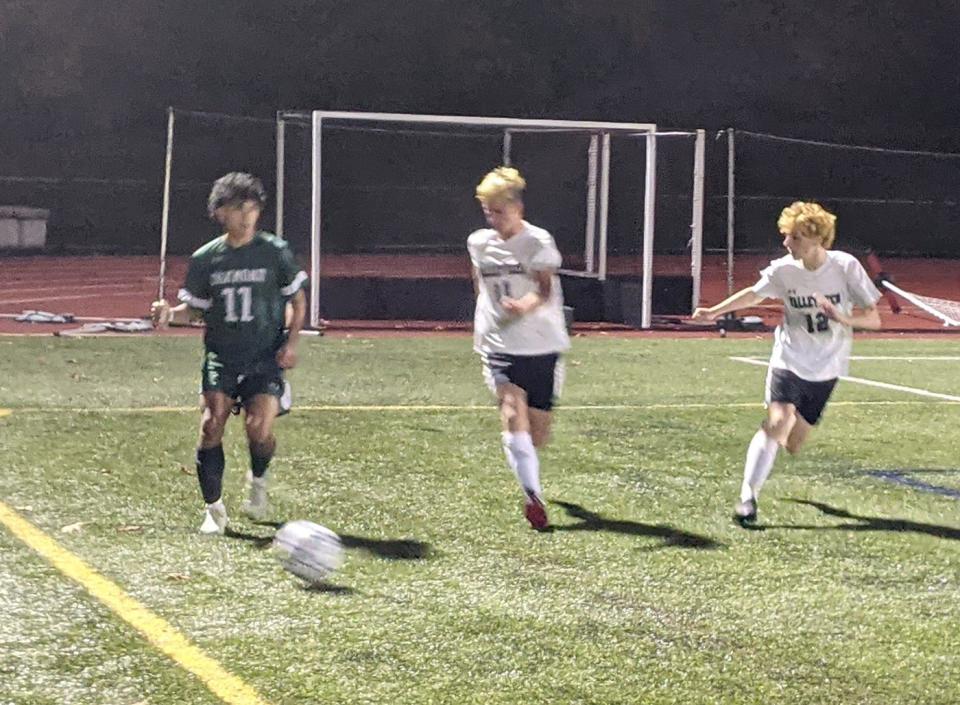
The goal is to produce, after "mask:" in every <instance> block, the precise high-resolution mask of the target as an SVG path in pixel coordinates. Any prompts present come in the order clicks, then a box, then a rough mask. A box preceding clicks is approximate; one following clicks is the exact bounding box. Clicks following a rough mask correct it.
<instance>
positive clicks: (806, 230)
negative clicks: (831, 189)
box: [777, 201, 837, 249]
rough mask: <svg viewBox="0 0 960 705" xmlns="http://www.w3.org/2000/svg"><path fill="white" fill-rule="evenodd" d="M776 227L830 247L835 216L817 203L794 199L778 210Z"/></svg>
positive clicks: (835, 220)
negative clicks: (778, 215)
mask: <svg viewBox="0 0 960 705" xmlns="http://www.w3.org/2000/svg"><path fill="white" fill-rule="evenodd" d="M777 227H778V228H780V232H782V233H784V234H788V233H795V234H798V235H803V236H804V237H809V238H811V239H814V240H819V241H820V244H821V245H823V247H825V248H826V249H830V246H831V245H832V244H833V238H834V237H835V236H836V229H837V216H835V215H834V214H833V213H831V212H830V211H828V210H826V209H825V208H824V207H823V206H821V205H820V204H819V203H813V202H807V201H794V202H793V203H791V204H790V205H789V206H787V207H786V208H784V209H783V210H782V211H781V212H780V217H779V218H778V219H777Z"/></svg>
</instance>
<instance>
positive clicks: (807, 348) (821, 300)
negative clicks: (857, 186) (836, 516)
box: [693, 201, 880, 523]
mask: <svg viewBox="0 0 960 705" xmlns="http://www.w3.org/2000/svg"><path fill="white" fill-rule="evenodd" d="M836 220H837V218H836V216H835V215H833V214H832V213H830V212H828V211H826V210H825V209H824V208H823V207H822V206H820V205H819V204H817V203H807V202H803V201H797V202H795V203H792V204H791V205H790V206H788V207H786V208H784V209H783V211H782V212H781V213H780V218H779V219H778V220H777V226H778V227H779V229H780V234H781V235H783V246H784V247H785V248H786V250H787V253H788V254H787V255H786V256H785V257H781V258H780V259H776V260H773V261H772V262H771V263H770V266H768V267H767V268H766V269H764V270H763V271H762V272H761V273H760V280H759V281H758V282H757V283H756V284H754V285H753V286H751V287H747V288H746V289H743V290H742V291H739V292H737V293H736V294H734V295H733V296H731V297H730V298H728V299H726V300H725V301H722V302H720V303H719V304H717V305H716V306H711V307H710V308H698V309H697V310H696V311H694V312H693V318H694V320H700V321H712V320H714V319H716V318H717V317H719V316H722V315H723V314H725V313H728V312H731V311H736V310H738V309H741V308H748V307H750V306H754V305H756V304H758V303H760V302H761V301H763V300H764V299H766V298H774V299H780V300H781V301H783V307H784V315H783V321H782V322H781V323H780V325H779V326H777V329H776V332H775V333H774V343H773V354H772V355H771V356H770V366H769V369H768V371H767V382H766V394H765V401H766V405H767V418H766V421H764V423H763V425H762V426H761V427H760V430H758V431H757V432H756V434H754V436H753V439H752V440H751V441H750V445H749V447H748V448H747V458H746V463H745V464H744V468H743V484H742V486H741V488H740V501H739V502H737V504H736V507H735V509H734V518H735V519H737V520H738V521H740V522H741V523H742V522H749V521H754V520H755V519H756V517H757V498H758V496H759V494H760V488H761V487H762V486H763V483H764V482H765V481H766V479H767V477H768V476H769V474H770V470H771V468H773V462H774V460H775V459H776V457H777V451H778V450H779V448H780V446H783V447H785V448H786V449H787V450H788V451H789V452H790V453H797V452H798V451H799V450H800V448H801V446H802V445H803V443H804V442H805V441H806V440H807V437H808V436H809V434H810V431H811V429H812V428H813V426H814V425H815V424H816V423H817V421H819V419H820V415H821V414H822V413H823V409H824V407H825V406H826V404H827V400H828V399H829V398H830V394H831V392H833V388H834V386H835V385H836V383H837V378H838V377H840V376H842V375H845V374H846V373H847V368H848V365H849V361H850V349H851V346H852V342H853V329H854V328H858V329H863V330H878V329H879V328H880V314H879V313H878V312H877V307H876V303H877V300H878V299H879V298H880V292H879V291H877V288H876V287H875V286H874V285H873V282H872V281H871V280H870V277H869V276H868V275H867V273H866V271H865V270H864V268H863V266H862V265H861V264H860V262H859V261H858V260H857V258H856V257H854V256H852V255H849V254H847V253H845V252H838V251H836V250H830V249H829V248H830V246H831V245H832V244H833V239H834V235H835V233H836Z"/></svg>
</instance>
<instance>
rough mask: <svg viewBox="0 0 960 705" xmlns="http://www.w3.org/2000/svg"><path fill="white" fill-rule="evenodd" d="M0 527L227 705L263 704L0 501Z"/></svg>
mask: <svg viewBox="0 0 960 705" xmlns="http://www.w3.org/2000/svg"><path fill="white" fill-rule="evenodd" d="M0 523H3V524H4V525H5V526H6V527H7V529H9V530H10V532H11V533H12V534H13V535H14V536H16V537H17V538H18V539H20V540H21V541H23V543H25V544H26V545H27V546H29V547H30V548H32V549H33V550H34V551H36V552H37V553H39V554H40V555H41V556H43V557H44V558H45V559H47V560H48V561H50V563H52V564H53V565H54V567H56V568H57V570H59V571H60V572H61V573H63V574H64V575H66V576H67V577H68V578H71V579H72V580H74V581H76V582H78V583H80V585H81V586H83V588H84V589H85V590H86V591H87V592H89V593H90V594H91V595H93V597H95V598H97V599H98V600H100V602H102V603H103V604H104V605H106V606H107V607H108V608H109V609H110V610H111V611H112V612H114V614H116V615H117V616H119V617H120V618H121V619H123V620H124V621H125V622H127V623H128V624H130V625H131V626H132V627H133V628H134V629H136V630H137V631H139V632H140V633H141V634H143V636H144V637H146V639H147V641H149V642H150V643H151V644H153V645H154V646H155V647H156V648H158V649H159V650H160V651H162V652H163V653H165V654H166V655H167V656H169V657H170V658H171V659H173V660H174V661H175V662H176V663H177V664H178V665H180V667H182V668H183V669H185V670H187V671H189V672H190V673H192V674H194V675H195V676H197V678H199V679H200V680H201V681H203V684H204V685H205V686H206V687H207V688H208V689H209V690H210V691H211V692H212V693H213V694H214V695H216V696H217V697H219V698H220V699H221V700H223V701H224V702H225V703H228V704H229V705H267V702H266V701H265V700H263V699H262V698H261V697H260V696H259V695H258V694H257V692H256V691H255V690H254V689H253V688H251V687H250V686H248V685H247V684H246V683H244V682H243V681H242V680H240V679H239V678H238V677H237V676H235V675H233V674H232V673H230V672H228V671H227V670H226V669H224V668H223V666H221V665H220V664H219V663H218V662H217V661H215V660H214V659H212V658H210V657H209V656H207V655H206V654H205V653H203V651H201V650H200V649H199V648H197V647H196V646H194V645H193V644H191V643H190V641H189V640H188V639H187V638H186V637H185V636H183V635H182V634H181V633H180V632H178V631H177V630H176V629H175V628H174V627H173V625H171V624H170V623H169V622H167V621H166V620H164V619H163V618H162V617H159V616H158V615H156V614H154V613H153V612H151V611H150V610H149V609H147V608H146V607H144V606H143V605H141V604H140V603H139V602H137V601H136V600H134V599H133V598H132V597H130V596H129V595H128V594H126V593H125V592H124V591H123V590H122V589H120V587H119V586H117V585H116V584H115V583H113V582H111V581H110V580H108V579H107V578H105V577H104V576H102V575H101V574H100V573H98V572H97V571H96V570H94V569H93V568H91V567H90V566H89V565H87V564H86V563H85V562H84V561H83V560H82V559H80V558H78V557H77V556H75V555H74V554H72V553H70V551H68V550H66V549H65V548H63V547H62V546H61V545H60V544H58V543H57V542H56V541H54V540H53V539H52V538H50V537H49V536H47V534H45V533H44V532H43V531H41V530H40V529H38V528H37V527H35V526H34V525H33V524H31V523H30V522H29V521H27V520H26V519H24V518H23V517H21V516H20V515H19V514H18V513H17V512H16V511H14V510H13V509H11V508H10V507H9V506H8V505H7V504H5V503H4V502H3V501H0Z"/></svg>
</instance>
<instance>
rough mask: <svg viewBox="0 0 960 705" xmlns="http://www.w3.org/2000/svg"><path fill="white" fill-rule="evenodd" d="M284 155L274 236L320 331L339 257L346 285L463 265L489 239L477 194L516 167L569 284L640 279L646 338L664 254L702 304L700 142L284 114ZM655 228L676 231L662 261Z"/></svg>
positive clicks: (611, 126) (698, 135)
mask: <svg viewBox="0 0 960 705" xmlns="http://www.w3.org/2000/svg"><path fill="white" fill-rule="evenodd" d="M276 144H277V151H276V153H277V160H276V170H277V171H276V229H277V232H278V233H279V234H282V235H283V236H284V237H287V238H288V239H290V241H291V243H292V244H293V245H294V247H295V249H296V250H297V251H308V252H309V253H310V275H311V296H310V321H311V324H312V325H314V326H316V325H318V324H319V323H320V313H321V311H320V284H321V277H323V276H330V271H329V270H330V267H327V266H325V265H326V263H327V262H331V261H333V260H332V259H331V258H332V256H337V257H338V259H339V260H341V261H347V262H348V263H349V266H351V267H353V270H352V272H346V273H344V272H342V271H341V272H339V275H340V276H343V275H345V274H346V275H350V274H351V273H358V271H359V270H360V269H362V268H363V267H365V266H367V265H365V264H364V262H365V261H366V262H367V263H369V262H372V261H373V258H377V257H378V258H380V260H379V261H380V262H381V263H383V262H385V263H386V266H388V267H394V268H400V267H401V266H412V267H413V269H414V272H417V271H420V272H428V271H429V270H431V269H434V268H438V267H441V266H444V265H442V264H441V261H442V260H440V259H439V258H438V257H437V256H439V255H447V257H448V259H449V258H451V257H453V258H457V259H454V260H453V261H455V262H458V263H461V260H465V257H466V256H465V254H464V243H465V240H466V236H467V235H468V234H469V233H470V232H471V231H472V230H474V229H476V228H478V227H483V226H484V224H483V220H482V216H481V215H480V211H479V208H478V206H477V204H476V202H475V200H474V197H473V192H474V187H475V186H476V184H477V182H478V181H479V180H480V178H481V177H482V176H483V174H484V173H486V172H487V171H489V170H490V169H491V168H493V167H495V166H497V165H500V164H506V165H514V166H516V167H517V168H519V169H520V171H521V172H522V173H523V175H524V177H525V178H526V179H527V182H528V188H527V192H526V194H525V203H526V206H527V213H528V214H530V218H531V220H532V221H533V222H535V223H537V224H538V225H542V226H543V227H545V228H547V229H548V230H549V231H550V232H551V233H552V234H553V235H554V238H555V239H556V241H557V245H558V247H559V248H560V250H561V252H562V253H563V255H564V264H565V268H564V270H563V271H562V273H563V274H565V275H567V276H573V277H584V278H593V279H597V280H600V281H603V280H606V279H607V278H608V277H610V276H611V275H612V274H616V273H617V272H620V273H629V274H634V273H635V274H638V275H640V277H641V281H642V286H641V292H642V294H641V295H642V301H641V307H642V327H645V328H648V327H650V325H651V318H652V299H653V296H652V294H653V280H654V272H655V259H654V256H655V253H656V252H658V251H664V252H666V251H669V252H671V253H674V254H677V255H679V256H681V257H684V258H686V261H687V263H688V264H687V265H686V266H687V267H689V269H688V271H689V274H691V275H692V278H693V288H694V294H693V300H692V301H691V306H693V305H695V304H696V302H697V300H698V298H699V284H700V262H701V260H700V255H701V241H702V224H703V220H702V212H703V207H702V205H703V160H704V137H703V132H702V131H693V132H669V133H664V132H658V131H657V126H656V125H655V124H653V123H621V122H593V121H577V120H546V119H544V120H541V119H519V118H503V117H469V116H452V115H413V114H397V113H368V112H340V111H312V112H292V111H286V112H280V113H278V116H277V139H276ZM658 150H659V152H663V151H664V150H667V151H668V152H671V158H670V159H669V160H668V161H667V163H666V164H664V163H663V160H660V161H659V162H658ZM674 152H676V153H677V154H679V153H684V152H685V156H684V158H683V159H682V160H680V161H682V162H683V165H684V166H683V168H682V169H680V170H679V171H677V170H676V169H674V168H672V167H671V164H673V162H674V161H676V160H675V158H674V154H673V153H674ZM680 173H682V174H683V176H680V175H679V174H680ZM658 175H659V176H660V177H661V178H668V179H670V180H672V181H677V182H679V180H683V181H684V183H683V184H682V185H680V184H679V183H676V184H672V185H671V187H670V188H669V189H668V192H669V198H668V199H661V200H660V201H658V195H657V194H658V190H657V189H658ZM674 201H683V202H684V203H685V205H677V204H676V203H674ZM661 215H663V217H664V218H667V219H677V218H679V219H680V222H679V223H672V224H671V225H670V226H669V227H668V228H667V229H665V231H664V232H669V237H664V238H662V242H661V243H660V244H661V248H660V249H658V248H657V237H659V233H660V232H661V231H660V230H658V229H657V220H658V218H659V217H660V216H661ZM304 234H306V235H307V236H308V237H307V239H306V240H304V239H303V237H304ZM430 255H433V256H434V258H433V259H431V258H430V257H429V256H430ZM345 256H346V257H350V259H346V260H344V257H345ZM363 256H366V257H367V259H366V260H364V259H363ZM613 257H615V258H622V259H623V261H621V260H620V259H618V260H617V261H616V262H614V261H612V258H613ZM405 262H406V263H410V262H412V263H413V264H412V265H409V264H407V265H404V264H403V263H405ZM461 264H462V263H461ZM461 264H458V265H456V266H461Z"/></svg>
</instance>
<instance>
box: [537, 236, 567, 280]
mask: <svg viewBox="0 0 960 705" xmlns="http://www.w3.org/2000/svg"><path fill="white" fill-rule="evenodd" d="M536 242H537V245H538V247H537V249H536V250H535V251H534V252H533V254H532V256H531V257H530V269H532V270H533V271H535V272H542V271H544V270H549V269H560V265H561V264H562V263H563V257H562V256H561V255H560V250H558V249H557V246H556V244H555V243H554V241H553V237H552V236H550V235H548V236H547V238H545V239H544V240H539V239H538V240H537V241H536Z"/></svg>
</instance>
